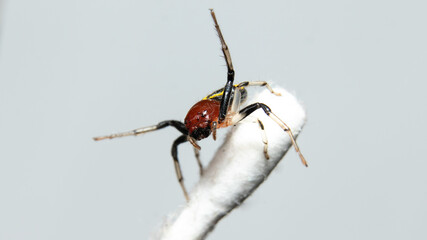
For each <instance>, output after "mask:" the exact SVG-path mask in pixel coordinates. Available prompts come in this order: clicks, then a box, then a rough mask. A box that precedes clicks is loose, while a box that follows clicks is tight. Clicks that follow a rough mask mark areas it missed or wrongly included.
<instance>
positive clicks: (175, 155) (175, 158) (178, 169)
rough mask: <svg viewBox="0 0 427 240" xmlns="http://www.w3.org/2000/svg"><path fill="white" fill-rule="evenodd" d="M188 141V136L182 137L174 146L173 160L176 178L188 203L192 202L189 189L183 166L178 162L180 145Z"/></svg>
mask: <svg viewBox="0 0 427 240" xmlns="http://www.w3.org/2000/svg"><path fill="white" fill-rule="evenodd" d="M186 141H187V135H181V136H180V137H178V138H177V139H176V140H175V141H174V142H173V144H172V151H171V153H172V158H173V163H174V166H175V172H176V177H177V178H178V182H179V185H181V188H182V191H183V192H184V196H185V199H186V200H187V202H188V201H189V200H190V198H189V197H188V193H187V189H186V188H185V186H184V177H183V176H182V171H181V165H179V160H178V145H179V144H181V143H184V142H186Z"/></svg>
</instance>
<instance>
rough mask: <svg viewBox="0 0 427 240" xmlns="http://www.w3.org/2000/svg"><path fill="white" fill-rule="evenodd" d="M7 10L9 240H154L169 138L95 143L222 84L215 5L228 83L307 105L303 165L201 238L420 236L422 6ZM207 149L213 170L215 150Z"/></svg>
mask: <svg viewBox="0 0 427 240" xmlns="http://www.w3.org/2000/svg"><path fill="white" fill-rule="evenodd" d="M0 3H1V4H2V5H1V9H0V21H1V24H0V239H1V240H3V239H4V240H13V239H31V240H36V239H43V240H56V239H61V240H71V239H105V240H109V239H147V237H148V236H149V235H150V233H151V232H153V231H154V230H155V229H156V227H157V226H158V224H159V223H160V222H161V221H162V220H163V218H164V216H166V215H167V214H168V213H169V212H171V211H173V210H174V209H176V208H177V207H178V206H180V205H182V204H183V203H184V197H183V195H182V192H181V190H180V188H179V185H178V183H177V181H176V177H175V172H174V168H173V164H172V159H171V157H170V147H171V144H172V142H173V140H174V139H175V138H176V137H178V136H179V133H178V132H177V131H176V130H174V129H172V128H171V129H164V130H161V131H158V132H154V133H149V134H147V135H145V136H139V137H136V138H135V137H129V138H123V139H117V140H114V141H113V140H112V141H104V142H94V141H92V139H91V138H92V137H93V136H97V135H103V134H109V133H112V132H118V131H124V130H130V129H133V128H137V127H142V126H148V125H153V124H156V123H158V122H159V121H162V120H167V119H177V120H183V119H184V117H185V115H186V113H187V110H188V109H189V108H190V107H191V106H192V104H194V103H195V102H197V101H198V100H199V99H201V98H202V97H204V96H205V95H206V94H208V93H210V92H211V91H213V90H216V89H218V88H221V87H222V86H223V85H224V84H225V80H226V67H225V64H224V61H223V59H222V58H221V50H220V45H219V41H218V38H217V36H216V33H215V30H214V27H213V23H212V19H211V16H210V14H209V10H208V9H209V8H214V9H215V11H216V14H217V17H218V21H219V23H220V25H221V27H222V30H223V34H224V37H225V39H226V41H227V43H228V46H229V47H230V50H231V56H232V59H233V64H234V66H235V69H236V82H240V81H257V80H266V81H270V82H273V83H274V84H276V85H280V86H282V87H285V88H287V89H288V90H290V91H291V92H293V93H295V94H296V96H297V97H298V98H299V99H300V100H301V102H302V103H303V104H304V106H305V108H306V111H307V115H308V121H307V124H306V126H305V128H304V130H303V132H302V134H301V135H300V136H299V138H298V142H299V145H300V147H301V150H302V152H303V153H304V155H305V157H306V158H307V160H308V161H309V164H310V167H309V168H308V169H306V168H304V167H303V166H302V165H301V163H300V161H299V159H298V156H297V155H296V154H295V152H294V151H290V152H289V153H288V154H287V156H286V157H285V160H284V161H283V162H282V163H281V164H279V167H278V168H277V169H276V170H275V171H274V172H273V173H272V175H271V177H270V178H269V179H268V180H267V181H266V182H265V183H264V184H263V185H262V186H261V187H260V189H258V190H257V191H256V192H255V193H254V194H253V196H252V197H250V198H249V199H248V200H247V201H246V202H245V203H244V204H243V205H242V206H241V207H240V208H238V209H237V210H235V211H233V212H232V213H231V214H230V215H229V216H227V217H226V218H225V219H223V220H222V221H221V222H220V223H219V224H218V226H217V228H216V229H215V230H214V232H213V233H212V234H211V235H210V236H209V237H208V239H248V240H249V239H329V240H333V239H427V230H426V224H427V206H426V203H427V187H426V184H427V176H426V168H427V156H426V154H425V150H424V149H425V148H426V144H427V137H426V134H427V131H426V126H425V124H426V122H427V110H426V109H427V97H426V94H425V91H426V87H427V84H426V80H427V71H426V66H427V46H426V43H427V31H426V23H427V16H426V9H427V4H426V3H425V1H415V0H412V1H385V0H383V1H381V0H373V1H364V0H362V1H350V0H344V1H342V0H335V1H334V0H326V1H313V0H312V1H297V0H285V1H272V0H266V1H242V0H229V1H200V0H199V1H195V0H194V1H186V0H181V1H166V0H160V1H146V0H139V1H137V0H124V1H112V0H102V1H101V0H97V1H95V0H85V1H82V0H77V1H76V0H74V1H71V0H69V1H66V0H63V1H55V0H50V1H49V0H40V1H31V0H9V1H8V0H6V1H0ZM254 91H256V89H251V90H250V93H253V92H254ZM218 134H219V136H218V137H219V140H218V141H221V139H222V138H223V137H224V135H225V134H226V130H221V131H220V132H219V133H218ZM200 145H201V146H202V155H201V157H202V159H203V162H204V164H207V162H208V161H209V159H210V158H211V156H212V154H213V152H214V151H215V150H216V149H217V147H218V146H219V145H220V142H214V141H213V140H211V139H208V140H205V141H202V142H200ZM179 150H180V157H181V161H182V165H183V171H184V175H185V177H186V183H187V185H188V186H191V185H192V184H194V182H195V181H196V180H197V177H198V176H197V174H198V169H197V164H196V162H195V160H194V157H193V152H192V149H191V146H190V145H189V144H184V145H183V146H181V147H180V149H179ZM189 227H191V226H189Z"/></svg>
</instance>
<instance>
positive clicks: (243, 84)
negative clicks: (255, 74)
mask: <svg viewBox="0 0 427 240" xmlns="http://www.w3.org/2000/svg"><path fill="white" fill-rule="evenodd" d="M234 86H236V87H237V88H245V87H251V86H260V87H266V88H267V89H268V90H269V91H270V92H271V93H272V94H274V95H276V96H282V94H280V93H278V92H275V91H274V90H273V88H271V87H270V85H269V84H268V83H267V82H265V81H253V82H241V83H239V84H237V85H234Z"/></svg>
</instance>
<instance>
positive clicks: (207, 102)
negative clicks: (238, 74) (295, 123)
mask: <svg viewBox="0 0 427 240" xmlns="http://www.w3.org/2000/svg"><path fill="white" fill-rule="evenodd" d="M210 13H211V16H212V19H213V21H214V25H215V29H216V31H217V34H218V37H219V40H220V42H221V48H222V52H223V54H224V58H225V62H226V65H227V82H226V84H225V86H224V87H223V88H221V89H218V90H216V91H214V92H213V93H211V94H209V95H207V96H206V97H204V98H203V99H202V100H200V101H199V102H197V103H196V104H194V105H193V107H191V108H190V110H189V111H188V113H187V116H186V117H185V119H184V122H180V121H177V120H167V121H162V122H160V123H158V124H157V125H153V126H149V127H142V128H137V129H134V130H131V131H128V132H121V133H115V134H111V135H107V136H101V137H94V138H93V139H94V140H95V141H99V140H104V139H112V138H117V137H125V136H137V135H140V134H143V133H147V132H151V131H155V130H159V129H162V128H165V127H168V126H172V127H174V128H176V129H177V130H178V131H179V132H181V133H182V135H181V136H179V137H178V138H177V139H176V140H175V141H174V142H173V144H172V151H171V153H172V158H173V161H174V166H175V172H176V176H177V178H178V182H179V184H180V186H181V188H182V191H183V193H184V196H185V198H186V200H187V201H189V199H190V198H189V196H188V192H187V190H186V188H185V185H184V178H183V175H182V171H181V166H180V164H179V160H178V145H180V144H181V143H184V142H187V141H188V142H190V143H191V144H192V145H193V147H194V151H195V155H196V159H197V162H198V165H199V168H200V174H201V175H202V174H203V167H202V164H201V162H200V159H199V150H200V149H201V148H200V146H199V145H198V144H197V141H200V140H202V139H204V138H207V137H209V136H210V135H211V134H212V137H213V139H214V140H216V131H217V129H218V128H225V127H228V126H232V125H235V124H237V123H238V122H240V121H241V120H243V119H244V118H246V117H247V116H248V115H250V114H251V113H253V112H254V111H255V110H258V109H262V110H263V111H264V113H265V114H267V115H268V116H269V117H270V118H271V119H272V120H274V121H275V122H276V123H277V124H278V125H279V126H280V127H281V128H282V129H283V130H284V131H285V132H286V133H288V135H289V137H290V139H291V142H292V145H293V146H294V148H295V150H296V152H297V153H298V155H299V157H300V159H301V161H302V163H303V164H304V165H305V166H308V165H307V162H306V160H305V158H304V156H303V155H302V153H301V151H300V149H299V147H298V145H297V143H296V141H295V137H294V135H293V134H292V131H291V129H290V128H289V127H288V125H286V123H284V122H283V121H282V120H281V119H280V118H279V117H277V116H276V115H275V114H274V113H273V112H272V111H271V109H270V108H269V107H268V106H267V105H265V104H263V103H259V102H257V103H253V104H250V105H248V106H246V107H244V108H242V109H239V107H240V106H241V104H242V103H243V102H244V101H245V100H246V98H247V91H246V87H249V86H264V87H266V88H267V89H268V90H269V91H270V92H271V93H272V94H275V95H278V96H280V93H277V92H274V90H273V89H272V88H271V87H270V85H268V83H267V82H263V81H257V82H241V83H239V84H234V83H233V82H234V68H233V64H232V62H231V55H230V51H229V49H228V46H227V44H226V43H225V40H224V37H223V35H222V33H221V29H220V28H219V25H218V21H217V19H216V16H215V12H214V11H213V9H210ZM258 123H259V126H260V128H261V130H264V126H263V124H262V122H261V121H260V120H258ZM263 142H264V155H265V158H266V159H268V158H269V156H268V151H267V149H268V146H267V140H266V136H265V133H264V134H263Z"/></svg>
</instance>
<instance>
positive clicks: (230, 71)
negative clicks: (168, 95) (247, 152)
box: [210, 9, 234, 123]
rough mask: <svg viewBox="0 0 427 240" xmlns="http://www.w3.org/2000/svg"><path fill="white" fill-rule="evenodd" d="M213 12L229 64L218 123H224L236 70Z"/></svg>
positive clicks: (226, 61) (226, 60)
mask: <svg viewBox="0 0 427 240" xmlns="http://www.w3.org/2000/svg"><path fill="white" fill-rule="evenodd" d="M210 10H211V15H212V19H213V21H214V24H215V29H216V31H217V33H218V37H219V40H220V41H221V49H222V53H223V54H224V58H225V63H226V64H227V83H226V84H225V87H224V93H223V96H222V99H221V105H220V108H219V118H218V123H222V122H223V121H224V120H225V116H226V115H227V110H228V105H229V104H230V97H231V91H232V90H233V82H234V68H233V63H232V62H231V54H230V50H229V49H228V46H227V44H226V43H225V40H224V36H222V33H221V29H220V28H219V25H218V21H217V20H216V17H215V12H214V11H213V9H210Z"/></svg>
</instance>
